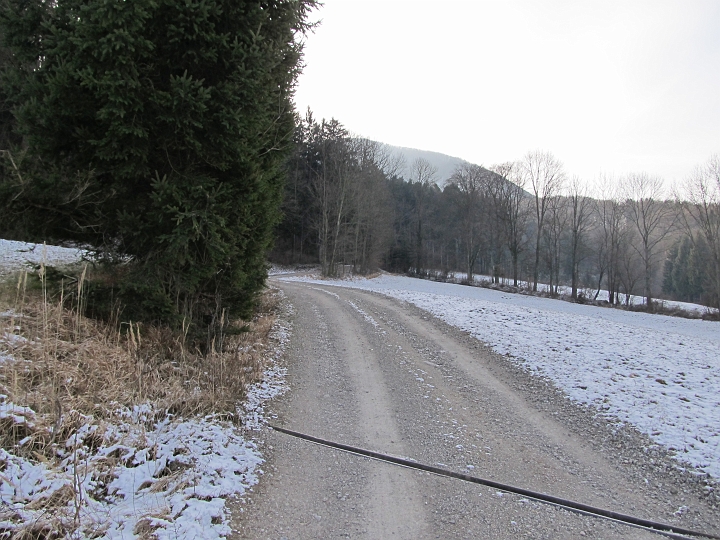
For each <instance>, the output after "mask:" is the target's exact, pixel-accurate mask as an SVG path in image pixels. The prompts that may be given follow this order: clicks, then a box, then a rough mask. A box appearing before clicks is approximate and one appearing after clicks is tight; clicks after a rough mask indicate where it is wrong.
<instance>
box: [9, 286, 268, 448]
mask: <svg viewBox="0 0 720 540" xmlns="http://www.w3.org/2000/svg"><path fill="white" fill-rule="evenodd" d="M17 279H18V281H17V282H15V284H13V285H12V286H11V287H9V286H8V285H7V284H6V285H5V286H4V287H2V289H1V290H0V313H3V316H0V353H1V352H2V351H3V350H5V351H7V353H9V354H10V355H11V356H12V357H13V358H14V360H11V361H4V362H3V361H0V393H1V394H5V395H6V396H7V398H6V400H5V401H10V402H13V403H15V404H17V405H24V406H28V407H30V408H32V409H33V410H34V411H35V413H36V416H35V417H34V418H33V419H32V422H31V423H29V424H23V425H18V424H17V423H15V422H11V421H5V422H2V421H0V444H1V445H2V447H4V448H7V449H10V448H14V450H15V451H16V452H18V453H21V454H24V455H25V456H26V457H28V458H31V459H34V460H37V459H41V458H42V456H47V457H50V455H49V454H48V452H47V451H48V449H49V447H51V446H52V443H55V442H59V441H63V440H65V439H66V438H67V437H68V436H70V435H71V434H72V433H74V432H75V431H76V430H77V429H78V428H79V427H80V426H81V425H83V424H84V423H86V420H87V418H86V417H87V416H89V415H92V416H93V417H94V418H95V419H96V421H98V420H100V421H102V419H103V418H106V417H110V416H111V415H112V414H113V411H116V410H117V409H119V408H123V407H127V408H130V409H132V407H133V406H134V405H138V404H144V403H151V404H152V405H153V406H154V407H153V408H154V410H156V411H158V412H159V414H163V415H164V414H165V412H166V411H167V412H169V413H171V414H175V415H181V416H189V415H194V414H198V413H211V412H212V413H222V414H226V415H227V416H228V417H230V418H232V417H233V415H234V414H235V407H236V404H237V402H238V401H239V400H240V399H242V397H243V396H244V394H245V392H246V390H247V388H248V386H249V385H250V384H252V383H253V382H255V381H257V380H258V379H259V378H260V377H261V376H262V372H263V370H264V367H265V366H264V355H263V351H264V349H265V348H266V346H267V343H268V341H269V334H270V332H271V330H272V327H273V323H274V321H275V315H274V311H275V309H276V307H277V303H278V297H277V296H276V294H274V293H272V292H268V293H266V294H265V295H264V297H263V299H262V302H261V305H260V309H259V310H258V314H257V316H256V317H255V318H254V319H253V320H251V321H241V320H238V321H233V322H231V324H230V325H229V328H230V329H235V330H237V331H238V333H232V332H230V334H231V335H227V336H226V337H225V338H224V342H223V343H224V344H223V350H222V351H212V352H211V353H210V354H200V353H199V352H198V351H191V350H188V347H187V345H186V343H185V341H184V339H183V336H182V335H179V334H178V333H176V332H172V331H171V330H170V329H168V328H162V327H153V326H148V325H142V324H136V323H134V322H132V321H125V322H121V323H120V324H110V323H105V322H101V321H97V320H92V319H88V318H86V317H84V316H82V315H81V314H80V311H81V307H82V283H81V282H80V289H79V292H80V294H73V295H72V298H71V301H68V298H70V295H67V296H66V297H63V295H61V297H60V298H59V299H55V300H49V299H48V297H47V295H46V293H45V292H44V290H41V291H35V292H29V291H28V290H27V286H26V284H27V279H26V276H22V275H21V276H19V277H18V278H17ZM78 306H80V309H78ZM240 329H245V330H247V331H240ZM13 336H19V337H13ZM6 420H7V419H6ZM153 420H157V419H148V421H149V422H152V421H153ZM27 437H29V438H30V439H29V442H28V440H26V442H25V443H24V444H23V445H22V446H21V447H20V446H18V442H19V441H21V440H22V439H26V438H27ZM92 437H97V439H98V444H100V442H101V441H102V432H101V430H98V432H96V433H95V434H94V435H92ZM84 444H86V445H89V446H92V441H91V440H89V439H88V437H86V438H85V440H84Z"/></svg>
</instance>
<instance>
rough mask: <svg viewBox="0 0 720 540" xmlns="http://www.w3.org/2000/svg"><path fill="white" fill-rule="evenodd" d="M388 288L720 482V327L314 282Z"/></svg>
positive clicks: (488, 297) (429, 287)
mask: <svg viewBox="0 0 720 540" xmlns="http://www.w3.org/2000/svg"><path fill="white" fill-rule="evenodd" d="M283 279H286V280H293V281H295V280H297V281H312V282H313V283H322V284H325V285H337V286H344V287H353V288H360V289H365V290H371V291H376V292H380V293H383V294H385V295H387V296H391V297H394V298H398V299H400V300H405V301H407V302H410V303H412V304H414V305H416V306H418V307H420V308H423V309H425V310H427V311H429V312H430V313H432V314H433V315H435V316H437V317H439V318H440V319H442V320H444V321H445V322H447V323H448V324H451V325H453V326H456V327H458V328H461V329H463V330H466V331H468V332H469V333H471V334H472V335H473V336H474V337H476V338H477V339H479V340H481V341H483V342H485V343H487V344H488V345H490V346H491V347H492V348H493V349H494V350H495V351H497V352H498V353H500V354H505V355H508V356H510V357H512V358H514V359H515V360H516V361H517V362H519V363H520V364H521V365H522V366H523V367H524V368H525V369H527V370H529V371H531V372H532V373H535V374H537V375H539V376H543V377H547V378H549V379H550V380H552V381H553V382H554V383H555V384H556V385H557V386H558V387H559V388H561V389H562V390H563V391H564V392H565V393H566V394H567V395H568V396H569V397H570V398H571V399H573V400H576V401H577V402H579V403H583V404H587V405H591V406H594V407H596V408H597V409H598V410H599V411H600V412H601V413H602V414H604V415H606V416H607V417H609V418H617V419H619V420H620V421H622V422H629V423H631V424H632V425H634V426H635V427H637V428H638V429H639V430H640V431H642V432H644V433H646V434H648V435H649V436H650V437H651V438H652V439H654V440H655V441H656V442H657V443H659V444H662V445H664V446H665V447H667V448H668V449H671V450H674V451H675V452H676V456H677V458H678V459H679V460H681V461H683V462H687V463H689V464H691V465H693V466H694V467H697V468H698V469H699V470H701V471H704V472H706V473H708V474H710V475H712V476H713V477H715V478H720V324H718V323H717V322H710V321H702V320H689V319H681V318H676V317H667V316H663V315H650V314H647V313H634V312H627V311H622V310H615V309H607V308H599V307H595V306H588V305H580V304H572V303H569V302H561V301H557V300H552V299H548V298H539V297H534V296H525V295H518V294H509V293H503V292H499V291H494V290H490V289H483V288H476V287H463V286H460V285H453V284H446V283H436V282H431V281H426V280H418V279H413V278H407V277H399V276H386V275H384V276H381V277H379V278H376V279H371V280H362V279H355V280H350V281H347V280H346V281H331V280H321V281H320V280H308V279H307V278H290V277H288V278H283Z"/></svg>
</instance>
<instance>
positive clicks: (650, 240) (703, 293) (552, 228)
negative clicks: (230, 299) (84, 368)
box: [270, 111, 720, 310]
mask: <svg viewBox="0 0 720 540" xmlns="http://www.w3.org/2000/svg"><path fill="white" fill-rule="evenodd" d="M287 168H288V175H287V182H286V186H285V198H284V203H283V207H282V209H283V215H284V218H283V220H282V223H281V224H280V226H279V227H278V230H277V238H276V243H275V247H274V249H273V251H272V252H271V254H270V258H271V260H272V261H274V262H278V263H283V264H308V263H314V264H319V265H320V266H321V268H322V272H323V274H324V275H326V276H337V275H339V274H341V273H344V272H346V271H347V269H351V270H352V271H353V272H354V273H359V274H369V273H372V272H375V271H377V270H378V269H385V270H388V271H392V272H401V273H409V274H413V275H420V276H422V275H428V274H432V275H438V274H440V275H442V274H448V273H452V272H463V273H467V274H468V278H469V279H472V276H473V275H474V274H482V275H486V276H489V277H490V279H491V280H492V281H493V282H496V283H505V284H512V285H515V286H518V285H522V284H523V283H527V284H528V285H527V286H528V287H530V288H532V289H533V290H537V286H538V283H547V284H549V287H550V292H551V294H558V288H559V286H561V285H565V286H568V287H570V288H571V291H572V292H571V294H572V297H573V298H575V299H578V300H580V301H582V300H583V299H598V296H599V295H598V291H599V290H600V289H604V290H607V291H609V294H608V295H603V296H601V297H600V299H602V300H608V301H609V302H610V303H611V304H620V303H627V302H628V301H629V296H630V295H642V296H643V297H644V298H645V306H646V308H647V309H648V310H653V309H654V306H655V302H654V301H655V300H656V299H657V298H667V299H673V300H682V301H688V302H698V303H701V304H704V305H706V306H710V307H716V308H720V159H719V158H718V157H717V156H715V157H713V158H711V159H710V160H709V161H708V162H707V163H706V164H705V165H703V166H700V167H698V168H697V171H696V173H695V174H694V175H693V176H692V177H691V178H689V179H688V180H687V181H686V183H685V184H684V185H683V186H682V187H681V188H679V189H678V190H676V191H677V192H676V193H674V194H673V197H672V198H666V197H664V195H663V193H664V192H663V183H662V180H661V179H659V178H656V177H652V176H650V175H647V174H644V173H639V174H631V175H628V176H625V177H622V178H620V179H612V178H604V179H602V182H601V187H600V188H599V192H597V193H592V194H591V193H590V192H589V190H588V188H587V185H586V184H585V183H583V182H581V181H580V179H578V178H577V177H568V175H567V174H566V172H565V171H564V169H563V165H562V163H561V162H560V161H558V160H557V159H556V158H555V157H554V156H553V155H552V154H551V153H549V152H541V151H536V152H529V153H528V154H526V155H525V156H524V157H523V158H522V159H521V160H519V161H516V162H510V163H502V164H497V165H493V166H490V167H487V168H485V167H481V166H479V165H474V164H470V163H461V164H459V165H458V166H457V168H456V169H455V171H454V172H453V173H452V175H451V176H450V178H449V179H443V178H438V173H437V169H436V168H435V167H434V166H433V165H432V164H431V163H430V162H429V161H428V160H425V159H423V158H417V159H414V160H413V161H412V162H411V163H405V162H404V160H403V159H402V157H401V156H398V154H397V153H394V152H392V151H391V149H390V147H388V146H386V145H383V144H381V143H378V142H375V141H370V140H367V139H362V138H356V137H352V136H350V134H349V133H348V131H347V130H346V129H345V128H344V126H343V125H342V124H341V123H340V122H338V121H337V120H334V119H333V120H330V121H326V120H322V121H317V120H316V119H315V118H313V116H312V113H311V112H309V111H308V113H307V114H306V116H305V118H303V119H302V120H301V121H300V122H299V123H298V127H297V129H296V132H295V151H294V153H293V154H292V156H291V158H290V159H289V161H288V163H287ZM442 180H445V181H444V182H442V185H441V186H440V185H438V182H440V181H442Z"/></svg>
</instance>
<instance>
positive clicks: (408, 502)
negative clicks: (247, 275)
mask: <svg viewBox="0 0 720 540" xmlns="http://www.w3.org/2000/svg"><path fill="white" fill-rule="evenodd" d="M277 286H279V287H280V288H282V289H283V290H284V291H285V292H286V294H287V297H288V299H289V301H290V302H292V304H293V305H294V307H295V320H294V323H293V325H294V333H293V336H292V337H291V340H290V345H289V347H288V349H287V355H288V356H287V359H286V360H287V362H288V383H289V385H290V391H289V392H288V393H287V394H286V395H285V396H283V397H282V398H280V399H279V400H277V401H276V402H275V404H274V410H273V411H272V412H273V413H274V414H276V415H277V416H278V417H277V419H276V420H275V422H277V423H278V424H279V425H282V426H284V427H287V428H289V429H292V430H296V431H300V432H303V433H307V434H310V435H314V436H317V437H321V438H325V439H329V440H333V441H336V442H340V443H344V444H349V445H354V446H359V447H362V448H366V449H370V450H375V451H379V452H383V453H387V454H392V455H396V456H401V457H407V458H412V459H415V460H417V461H419V462H422V463H426V464H429V465H435V466H441V467H444V468H447V469H449V470H454V471H458V472H464V473H468V474H472V475H475V476H479V477H483V478H488V479H491V480H495V481H498V482H503V483H507V484H511V485H514V486H518V487H522V488H526V489H531V490H535V491H540V492H544V493H548V494H552V495H555V496H559V497H564V498H568V499H572V500H574V501H578V502H582V503H585V504H590V505H594V506H599V507H603V508H607V509H611V510H614V511H617V512H622V513H625V514H631V515H635V516H638V517H642V518H645V519H652V520H657V521H660V522H665V523H672V524H675V525H678V526H681V527H685V528H690V529H696V530H701V531H705V532H711V533H714V534H718V531H720V519H719V518H718V514H719V512H718V507H717V499H716V498H715V496H714V495H713V494H712V493H711V492H710V491H709V490H708V489H706V486H704V485H703V483H702V482H701V481H700V480H699V479H697V478H696V477H694V476H693V475H692V474H689V473H683V472H681V471H678V470H677V467H676V464H674V463H672V462H671V460H669V458H668V457H667V456H666V455H664V454H663V453H662V452H661V451H660V450H659V449H658V448H657V447H653V446H652V445H651V443H650V442H649V441H648V440H647V439H646V438H644V437H643V436H641V435H639V434H638V433H636V432H634V431H633V430H632V429H630V428H628V427H623V428H621V429H618V428H617V427H616V426H614V425H613V424H611V423H608V422H607V421H606V420H604V419H601V418H596V417H595V415H594V414H593V411H592V410H589V409H587V408H583V407H579V406H577V405H575V404H574V403H572V402H570V401H569V400H568V399H566V398H565V397H564V396H563V395H562V394H561V393H560V392H559V391H557V390H556V389H555V388H554V387H553V386H552V385H550V384H549V383H548V382H547V381H544V380H542V379H539V378H537V377H533V376H531V375H529V374H527V373H525V372H523V371H522V370H521V369H520V368H518V367H517V366H515V365H513V364H512V363H511V362H509V361H507V359H505V358H504V357H502V356H500V355H498V354H495V353H493V352H492V351H490V350H489V349H488V348H487V347H485V346H484V345H483V344H482V343H480V342H479V341H477V340H475V339H473V338H471V337H469V336H468V335H467V334H465V333H463V332H461V331H459V330H456V329H454V328H452V327H449V326H448V325H446V324H444V323H442V322H441V321H439V320H437V319H435V318H433V317H431V316H429V315H428V314H427V313H426V312H424V311H422V310H420V309H418V308H416V307H413V306H411V305H408V304H403V303H400V302H397V301H395V300H392V299H388V298H385V297H383V296H380V295H377V294H373V293H367V292H363V291H358V290H351V289H342V288H338V287H327V288H325V287H323V286H318V285H304V284H294V283H277ZM260 438H261V439H262V446H263V453H264V454H265V455H266V456H267V463H266V464H265V467H264V470H265V474H264V476H263V478H262V479H261V481H260V484H259V485H258V486H257V487H256V488H255V489H254V493H253V494H251V495H250V496H249V497H247V498H246V499H245V500H244V501H240V502H238V503H237V504H235V506H234V508H233V528H234V529H235V530H237V533H236V535H235V536H234V537H235V538H273V539H280V538H287V539H294V538H329V537H365V538H553V539H554V538H580V537H589V538H608V539H610V538H656V537H659V536H658V535H657V534H655V533H651V532H648V531H644V530H640V529H638V528H634V527H631V526H627V525H623V524H620V523H615V522H611V521H608V520H603V519H599V518H595V517H591V516H587V515H581V514H577V513H573V512H569V511H567V510H564V509H561V508H557V507H554V506H551V505H547V504H542V503H539V502H535V501H532V500H528V499H525V498H523V497H521V496H517V495H510V494H507V493H502V492H498V491H497V490H494V489H490V488H487V487H483V486H478V485H474V484H468V483H466V482H461V481H458V480H454V479H448V478H443V477H439V476H435V475H431V474H428V473H421V472H418V471H414V470H411V469H406V468H402V467H398V466H395V465H391V464H387V463H383V462H378V461H374V460H370V459H367V458H362V457H358V456H355V455H352V454H348V453H345V452H341V451H338V450H333V449H329V448H326V447H322V446H318V445H315V444H312V443H309V442H306V441H302V440H298V439H295V438H292V437H289V436H287V435H284V434H281V433H277V432H273V431H271V430H269V429H266V430H265V431H263V432H261V436H260Z"/></svg>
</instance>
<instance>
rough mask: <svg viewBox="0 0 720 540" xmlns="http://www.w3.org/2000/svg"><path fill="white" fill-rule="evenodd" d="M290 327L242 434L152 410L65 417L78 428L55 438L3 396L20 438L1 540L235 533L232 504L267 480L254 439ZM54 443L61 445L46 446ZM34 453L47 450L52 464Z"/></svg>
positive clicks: (5, 487) (12, 455)
mask: <svg viewBox="0 0 720 540" xmlns="http://www.w3.org/2000/svg"><path fill="white" fill-rule="evenodd" d="M280 294H282V293H280ZM7 315H12V314H10V313H8V314H7ZM288 325H289V323H287V322H284V321H283V320H282V319H281V318H278V319H276V322H275V324H274V326H273V329H272V331H271V333H270V344H271V347H269V348H268V349H267V350H268V353H267V355H266V358H265V360H266V361H267V363H268V364H269V367H268V368H267V369H266V370H265V372H264V376H263V379H262V380H261V381H259V382H257V383H255V384H254V385H252V386H250V388H249V389H248V391H247V396H246V400H245V401H244V402H243V403H241V404H239V405H238V413H239V414H238V418H239V419H240V422H239V424H242V427H241V426H240V425H238V424H234V423H232V422H230V421H228V420H227V419H226V418H225V417H221V416H218V415H208V416H204V417H193V418H182V417H176V416H174V415H173V414H171V413H169V411H167V410H159V409H157V408H156V407H155V406H153V405H152V404H149V403H148V404H142V405H138V406H135V407H133V408H132V409H128V408H123V407H117V408H116V409H115V410H114V411H113V412H112V414H111V415H109V416H108V415H105V416H104V418H102V419H98V418H94V417H93V416H91V415H82V414H79V413H78V412H76V411H63V417H64V418H67V419H68V420H67V421H66V422H63V423H62V425H63V426H65V425H71V426H74V427H72V428H71V429H67V430H64V431H61V432H58V433H56V430H57V425H60V423H59V422H58V424H57V425H56V427H55V428H52V427H50V428H48V427H47V426H42V425H39V424H40V422H39V421H38V419H37V418H36V413H35V411H33V409H32V408H30V407H27V406H21V405H18V404H16V403H13V402H12V401H10V400H9V399H8V396H6V395H3V394H0V425H2V426H3V430H4V431H3V432H4V433H16V434H20V435H19V437H17V439H19V440H18V441H17V442H8V441H3V446H4V447H0V471H1V473H0V478H1V479H2V482H0V507H1V508H2V511H0V536H2V537H5V536H10V537H18V538H20V537H23V538H24V537H26V536H27V537H45V536H48V537H49V536H50V533H52V534H53V535H58V536H57V537H68V538H70V537H72V538H76V537H77V538H80V537H82V538H98V537H102V538H107V539H127V538H134V537H136V536H140V537H150V536H149V535H152V537H154V538H158V539H171V538H172V539H194V538H204V539H213V538H223V537H225V535H228V534H230V533H231V530H230V527H229V515H228V512H227V509H226V505H225V502H226V499H228V498H232V497H239V496H242V495H243V494H244V493H245V492H246V490H247V489H248V488H249V487H251V486H253V485H254V484H256V483H257V481H258V475H259V474H260V473H262V471H261V470H260V468H259V467H260V465H261V464H262V463H263V457H262V455H261V453H260V451H259V448H258V446H257V445H256V443H255V442H254V440H252V431H253V430H255V429H258V428H259V427H260V426H262V425H263V424H264V423H265V422H266V420H265V414H266V413H265V410H264V407H265V402H266V401H267V400H269V399H272V398H273V397H275V396H277V395H279V394H281V393H283V392H284V391H285V390H286V389H287V386H286V384H285V373H286V371H285V369H284V368H283V367H282V366H281V365H280V364H279V362H278V360H279V359H280V357H281V355H282V354H283V352H284V349H285V347H286V345H287V342H288V339H289V335H290V328H289V326H288ZM18 337H19V336H14V335H10V334H6V335H5V337H4V339H5V340H6V341H7V339H8V338H11V339H15V338H18ZM0 341H2V340H0ZM3 354H4V356H3V357H2V358H3V361H6V362H15V361H16V360H15V359H14V358H13V357H12V354H11V353H10V352H9V351H5V352H4V353H3ZM73 419H75V421H73ZM26 434H27V435H26ZM51 438H52V440H54V444H52V443H51V444H48V440H49V439H51ZM56 438H57V440H55V439H56ZM36 443H39V444H40V446H35V445H36ZM35 448H38V449H40V448H44V449H46V450H44V451H45V455H42V454H39V453H38V452H37V451H35ZM53 537H56V536H53Z"/></svg>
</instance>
